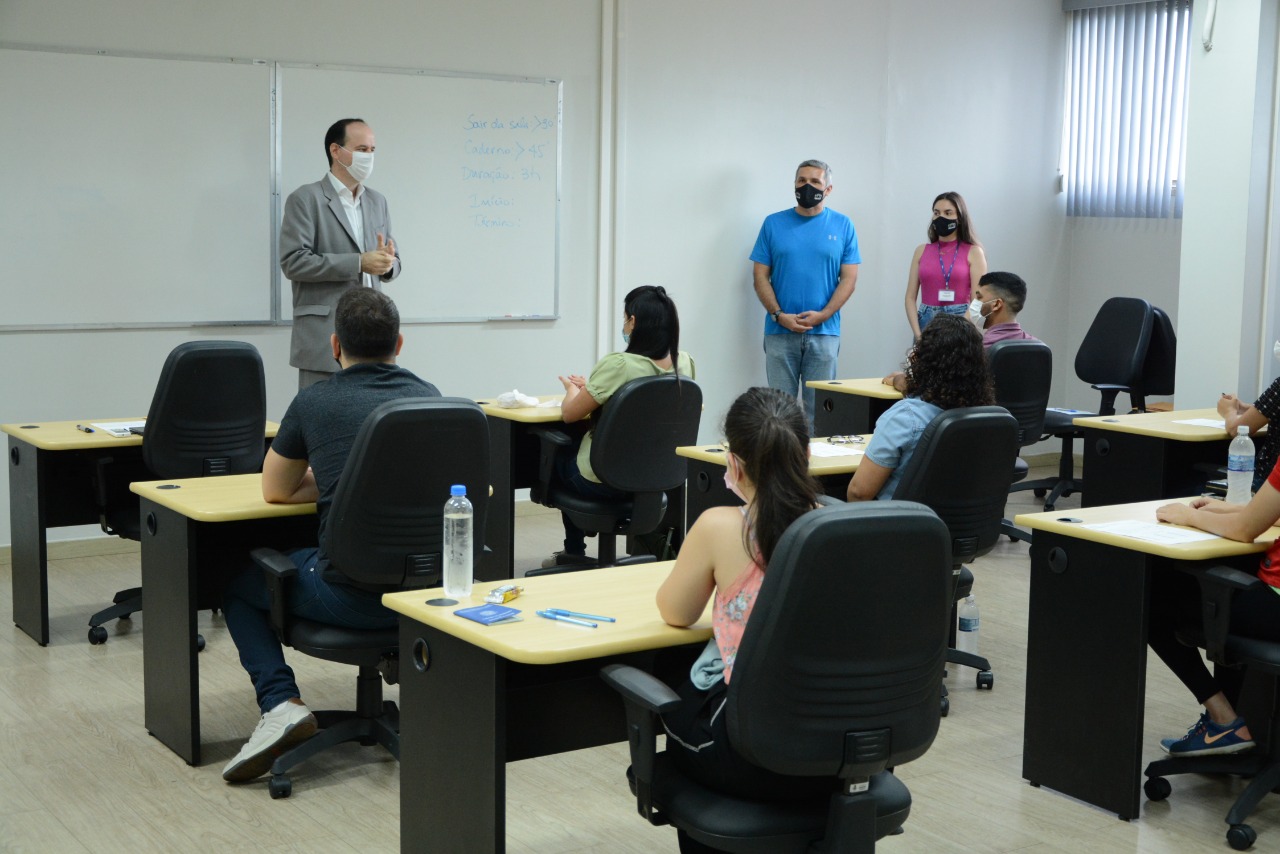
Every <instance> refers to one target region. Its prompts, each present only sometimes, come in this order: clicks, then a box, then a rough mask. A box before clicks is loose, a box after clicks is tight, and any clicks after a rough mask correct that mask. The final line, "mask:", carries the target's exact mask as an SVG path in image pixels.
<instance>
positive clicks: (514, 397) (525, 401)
mask: <svg viewBox="0 0 1280 854" xmlns="http://www.w3.org/2000/svg"><path fill="white" fill-rule="evenodd" d="M537 405H538V399H537V398H536V397H530V396H529V395H527V394H521V393H520V389H518V388H514V389H512V390H511V391H504V392H503V393H502V394H500V395H498V406H499V407H500V408H502V409H520V408H522V407H525V406H537Z"/></svg>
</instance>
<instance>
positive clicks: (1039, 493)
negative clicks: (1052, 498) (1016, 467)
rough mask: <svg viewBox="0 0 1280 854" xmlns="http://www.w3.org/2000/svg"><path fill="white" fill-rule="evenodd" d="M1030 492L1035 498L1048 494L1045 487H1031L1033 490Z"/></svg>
mask: <svg viewBox="0 0 1280 854" xmlns="http://www.w3.org/2000/svg"><path fill="white" fill-rule="evenodd" d="M1031 494H1032V495H1034V496H1035V497H1036V498H1044V497H1045V496H1046V495H1048V494H1049V490H1047V489H1033V490H1032V491H1031Z"/></svg>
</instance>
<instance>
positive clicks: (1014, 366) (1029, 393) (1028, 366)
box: [987, 341, 1053, 448]
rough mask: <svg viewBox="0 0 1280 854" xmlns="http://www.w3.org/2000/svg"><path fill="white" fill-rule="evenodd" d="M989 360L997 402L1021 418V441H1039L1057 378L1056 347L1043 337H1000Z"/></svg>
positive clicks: (1027, 443) (990, 350)
mask: <svg viewBox="0 0 1280 854" xmlns="http://www.w3.org/2000/svg"><path fill="white" fill-rule="evenodd" d="M987 364H988V365H989V366H990V368H991V379H992V380H993V381H994V383H995V388H996V405H997V406H1002V407H1004V408H1005V409H1007V410H1009V414H1010V415H1012V416H1013V417H1014V418H1015V419H1017V421H1018V444H1019V445H1020V446H1021V447H1024V448H1025V447H1026V446H1027V445H1034V444H1035V443H1036V442H1039V441H1040V437H1041V436H1042V435H1043V434H1044V414H1045V409H1046V408H1047V407H1048V406H1049V386H1050V385H1051V383H1052V382H1053V351H1052V350H1050V349H1049V347H1048V345H1047V344H1044V343H1043V342H1041V341H1000V342H998V343H996V344H994V345H992V347H991V349H989V350H988V351H987Z"/></svg>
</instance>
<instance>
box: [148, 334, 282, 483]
mask: <svg viewBox="0 0 1280 854" xmlns="http://www.w3.org/2000/svg"><path fill="white" fill-rule="evenodd" d="M266 421H267V383H266V379H265V376H264V374H263V370H262V357H261V356H260V355H259V354H258V350H257V348H256V347H254V346H253V345H252V344H246V343H245V342H243V341H189V342H187V343H186V344H179V345H178V346H177V347H175V348H174V349H173V351H172V352H171V353H169V357H168V358H167V359H165V362H164V367H163V368H162V369H161V371H160V380H159V382H158V383H156V391H155V395H154V396H153V397H152V398H151V408H150V409H149V410H148V411H147V421H146V426H145V427H144V428H143V434H142V459H143V462H144V463H145V464H146V466H147V468H148V469H150V471H151V473H152V474H153V475H154V476H156V477H159V478H180V477H204V476H207V475H224V474H250V473H253V472H258V471H262V456H263V453H264V451H265V446H266V436H265V427H266Z"/></svg>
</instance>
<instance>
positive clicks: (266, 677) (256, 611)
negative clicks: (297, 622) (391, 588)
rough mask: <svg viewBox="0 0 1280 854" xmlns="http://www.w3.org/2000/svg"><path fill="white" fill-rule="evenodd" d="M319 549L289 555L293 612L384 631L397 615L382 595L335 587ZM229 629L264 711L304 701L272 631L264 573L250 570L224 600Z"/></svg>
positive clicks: (233, 581) (254, 567)
mask: <svg viewBox="0 0 1280 854" xmlns="http://www.w3.org/2000/svg"><path fill="white" fill-rule="evenodd" d="M319 551H320V550H319V549H315V548H310V549H300V550H298V551H296V552H293V553H292V554H290V555H289V558H290V560H292V561H293V563H294V565H295V566H297V567H298V574H297V576H296V577H295V578H293V579H292V580H291V581H290V582H289V584H288V586H287V587H286V589H287V590H288V591H289V594H288V595H289V602H288V608H289V613H290V614H293V615H294V616H297V617H302V618H303V619H306V620H312V621H314V622H317V623H327V624H328V625H331V626H342V627H344V628H351V629H382V628H390V627H392V626H394V625H395V624H396V615H395V614H394V613H393V612H391V611H388V610H387V609H386V608H384V607H382V596H381V595H380V594H377V593H372V592H368V591H365V590H358V589H356V588H354V587H348V586H346V585H345V584H330V583H329V582H327V581H325V580H324V578H322V577H321V572H320V570H319V569H317V568H316V562H317V561H318V560H319ZM222 610H223V613H224V614H225V615H226V620H227V630H228V631H229V632H230V633H231V639H232V640H233V641H235V644H236V650H237V651H238V652H239V653H240V664H242V665H243V666H244V669H245V670H246V671H248V673H249V678H250V679H251V680H252V681H253V689H254V691H256V692H257V695H258V708H260V709H261V710H262V711H263V713H264V714H265V713H266V712H269V711H271V710H272V709H274V708H275V707H276V706H278V705H280V704H281V703H283V702H284V701H285V700H288V699H291V698H293V697H301V696H302V695H301V694H300V693H299V692H298V686H297V683H296V682H295V681H294V678H293V670H292V669H291V668H290V667H289V665H287V664H285V661H284V650H283V648H282V647H281V644H280V639H279V638H278V637H276V633H275V630H274V629H273V628H272V627H271V597H270V594H269V592H268V590H267V581H266V576H265V575H264V574H263V571H262V568H261V567H259V566H257V565H256V564H253V565H250V566H248V567H246V568H245V569H244V570H242V571H241V572H240V573H239V574H238V575H236V576H235V577H234V578H233V579H231V581H230V583H229V584H228V585H227V589H226V590H225V591H224V593H223V597H222Z"/></svg>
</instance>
